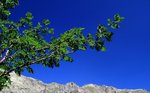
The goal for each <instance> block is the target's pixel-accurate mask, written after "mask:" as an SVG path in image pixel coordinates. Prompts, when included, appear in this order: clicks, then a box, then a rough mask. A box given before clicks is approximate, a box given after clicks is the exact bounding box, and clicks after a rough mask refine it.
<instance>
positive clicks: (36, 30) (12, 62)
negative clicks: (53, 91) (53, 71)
mask: <svg viewBox="0 0 150 93" xmlns="http://www.w3.org/2000/svg"><path fill="white" fill-rule="evenodd" d="M18 4H19V2H18V0H1V1H0V46H1V47H0V55H1V57H0V90H2V89H3V88H4V87H7V86H8V85H9V84H10V83H11V81H10V76H9V75H10V73H11V72H13V71H14V72H15V73H16V74H17V75H21V72H23V71H24V70H25V69H27V71H28V72H29V73H34V71H33V69H32V68H31V67H30V65H32V64H42V65H43V66H46V67H49V68H54V67H59V66H60V63H59V62H60V61H61V60H64V61H68V62H73V59H72V58H71V57H70V56H69V54H72V53H74V52H75V51H77V50H83V51H84V50H87V49H88V48H91V49H95V50H97V51H106V48H105V46H104V44H105V42H106V41H111V40H112V35H113V32H110V31H108V28H107V27H105V26H104V25H99V26H98V27H97V31H96V34H95V36H92V35H91V34H88V35H87V36H85V35H83V30H84V28H72V29H70V30H68V31H66V32H64V33H63V34H60V36H59V37H58V38H55V37H54V35H53V34H54V29H53V28H49V25H50V21H49V20H48V19H44V20H43V21H42V23H40V22H38V23H37V25H36V26H33V23H32V20H33V18H34V17H33V15H32V13H30V12H27V13H26V14H25V17H22V18H20V20H18V22H14V21H13V20H10V19H9V16H10V15H11V12H10V9H13V8H15V6H16V5H18ZM122 20H123V17H121V16H120V15H118V14H117V15H115V16H114V19H108V26H109V27H111V28H113V29H116V28H119V23H120V22H121V21H122ZM45 35H49V36H51V38H50V40H49V41H50V42H48V41H46V40H45V39H44V36H45Z"/></svg>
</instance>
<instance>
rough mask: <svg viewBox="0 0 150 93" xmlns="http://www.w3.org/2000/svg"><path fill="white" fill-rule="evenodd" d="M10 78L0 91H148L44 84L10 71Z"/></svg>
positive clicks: (16, 92)
mask: <svg viewBox="0 0 150 93" xmlns="http://www.w3.org/2000/svg"><path fill="white" fill-rule="evenodd" d="M11 80H12V84H11V86H10V88H9V89H3V90H2V91H1V92H0V93H150V92H148V91H146V90H143V89H135V90H131V89H117V88H115V87H111V86H98V85H94V84H87V85H84V86H82V87H79V86H78V85H76V84H75V83H73V82H70V83H67V84H66V85H62V84H58V83H51V84H45V83H43V82H42V81H39V80H36V79H33V78H30V77H25V76H20V77H19V76H17V75H16V74H15V73H11Z"/></svg>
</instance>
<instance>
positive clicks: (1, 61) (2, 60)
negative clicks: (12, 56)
mask: <svg viewBox="0 0 150 93" xmlns="http://www.w3.org/2000/svg"><path fill="white" fill-rule="evenodd" d="M8 54H9V50H7V51H6V55H5V56H4V57H3V58H2V59H1V60H0V63H3V62H4V61H5V59H6V57H7V56H8Z"/></svg>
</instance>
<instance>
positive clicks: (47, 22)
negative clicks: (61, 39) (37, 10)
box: [42, 19, 50, 26]
mask: <svg viewBox="0 0 150 93" xmlns="http://www.w3.org/2000/svg"><path fill="white" fill-rule="evenodd" d="M42 22H43V25H45V26H47V25H49V24H50V21H49V20H48V19H43V21H42Z"/></svg>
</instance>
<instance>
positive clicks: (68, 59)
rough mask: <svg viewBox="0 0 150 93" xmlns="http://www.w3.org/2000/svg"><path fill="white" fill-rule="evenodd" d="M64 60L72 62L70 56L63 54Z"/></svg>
mask: <svg viewBox="0 0 150 93" xmlns="http://www.w3.org/2000/svg"><path fill="white" fill-rule="evenodd" d="M64 60H65V61H69V62H73V59H72V58H71V57H69V56H65V57H64Z"/></svg>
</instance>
